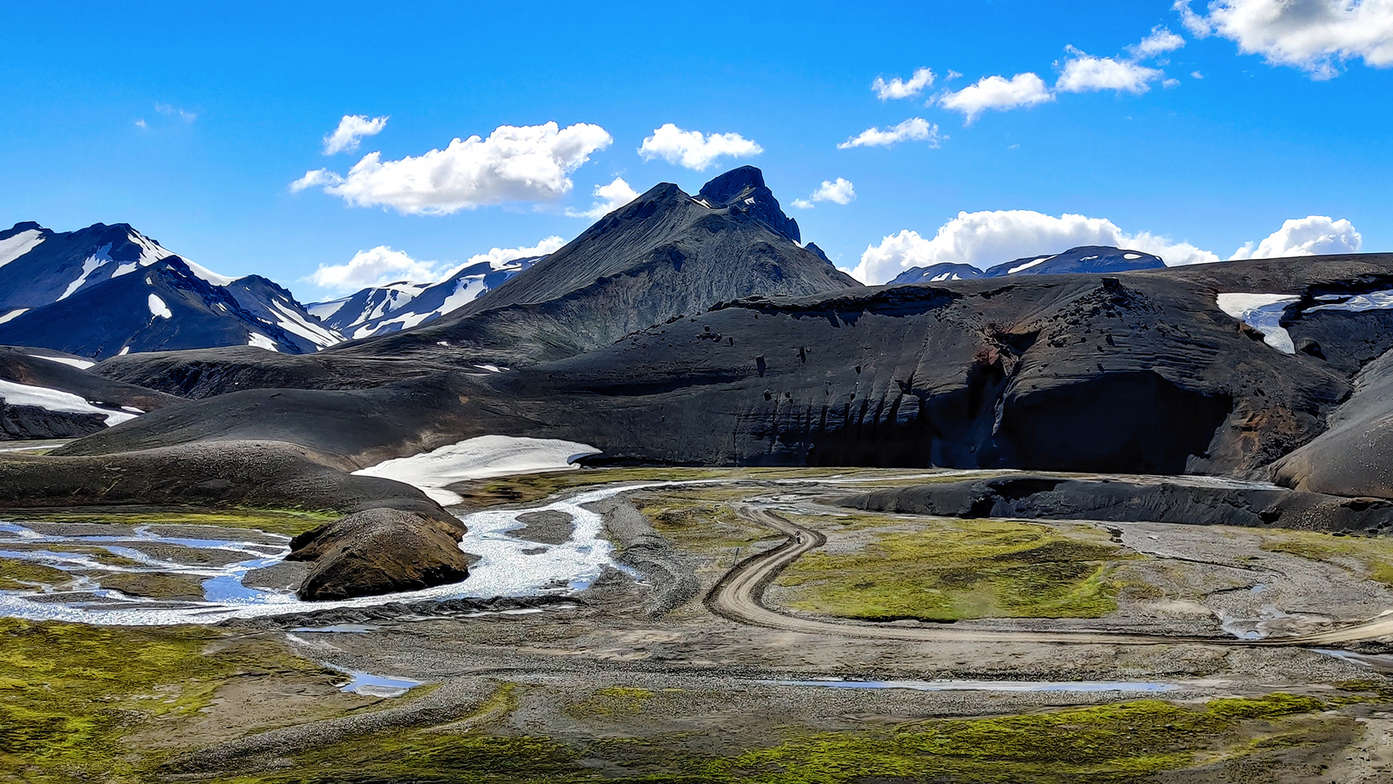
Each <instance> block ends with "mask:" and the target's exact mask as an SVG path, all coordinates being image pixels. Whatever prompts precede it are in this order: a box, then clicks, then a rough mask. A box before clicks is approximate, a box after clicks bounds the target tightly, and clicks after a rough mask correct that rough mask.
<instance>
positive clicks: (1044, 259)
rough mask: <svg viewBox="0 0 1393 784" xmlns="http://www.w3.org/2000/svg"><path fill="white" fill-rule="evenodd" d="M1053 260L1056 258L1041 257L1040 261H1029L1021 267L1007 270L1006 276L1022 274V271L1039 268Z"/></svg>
mask: <svg viewBox="0 0 1393 784" xmlns="http://www.w3.org/2000/svg"><path fill="white" fill-rule="evenodd" d="M1052 258H1054V256H1041V257H1040V258H1038V259H1036V260H1034V261H1027V262H1026V263H1024V264H1021V265H1019V266H1015V267H1012V268H1011V269H1008V270H1006V274H1007V275H1014V274H1016V273H1017V272H1020V271H1021V270H1028V269H1030V268H1031V267H1037V266H1039V265H1041V264H1044V263H1045V262H1047V261H1049V260H1050V259H1052Z"/></svg>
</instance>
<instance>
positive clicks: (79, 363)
mask: <svg viewBox="0 0 1393 784" xmlns="http://www.w3.org/2000/svg"><path fill="white" fill-rule="evenodd" d="M29 356H31V357H33V358H35V359H46V360H48V361H49V362H61V363H63V364H64V365H72V366H73V367H75V368H78V369H81V370H86V369H87V368H89V367H92V366H93V365H95V364H97V363H96V362H93V361H92V360H90V359H78V358H77V357H46V356H44V355H43V354H30V355H29ZM136 413H137V414H143V413H145V412H143V411H137V412H136Z"/></svg>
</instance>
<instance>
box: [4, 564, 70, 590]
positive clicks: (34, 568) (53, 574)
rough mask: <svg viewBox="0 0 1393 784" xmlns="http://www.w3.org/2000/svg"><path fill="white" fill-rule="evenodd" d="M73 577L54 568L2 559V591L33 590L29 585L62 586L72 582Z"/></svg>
mask: <svg viewBox="0 0 1393 784" xmlns="http://www.w3.org/2000/svg"><path fill="white" fill-rule="evenodd" d="M72 579H73V577H72V575H70V574H68V573H67V572H64V571H63V570H61V569H54V568H53V567H52V566H44V565H43V564H38V563H34V562H33V561H20V560H18V559H10V558H0V591H23V590H29V589H30V588H32V586H31V585H28V583H40V584H43V585H61V584H63V583H66V582H68V581H69V580H72Z"/></svg>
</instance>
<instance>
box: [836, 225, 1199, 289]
mask: <svg viewBox="0 0 1393 784" xmlns="http://www.w3.org/2000/svg"><path fill="white" fill-rule="evenodd" d="M1079 245H1113V246H1116V247H1120V248H1129V249H1133V250H1140V251H1144V252H1146V253H1153V254H1155V255H1157V256H1160V257H1161V258H1163V259H1165V261H1166V263H1167V264H1170V265H1178V264H1193V263H1198V262H1211V261H1218V260H1219V257H1218V256H1217V255H1215V254H1213V253H1210V252H1209V251H1205V250H1201V249H1200V248H1197V247H1195V246H1194V245H1191V244H1189V243H1184V242H1174V241H1172V240H1169V239H1167V238H1165V237H1161V236H1158V235H1155V234H1151V233H1149V232H1139V233H1128V232H1126V231H1123V230H1122V229H1121V228H1120V227H1119V226H1118V225H1117V224H1115V223H1113V222H1112V221H1110V220H1107V219H1106V218H1090V217H1087V216H1084V215H1074V214H1067V213H1066V214H1064V215H1058V216H1054V215H1046V214H1044V213H1040V212H1034V211H1032V210H993V211H983V212H960V213H958V215H957V217H955V218H953V219H952V220H950V221H948V222H947V223H945V224H943V225H942V226H941V227H939V229H938V232H937V234H935V235H934V236H933V237H932V238H926V237H924V236H922V235H920V234H919V233H918V232H916V231H913V230H910V229H905V230H903V231H900V232H898V233H896V234H892V235H890V236H887V237H885V238H884V239H882V240H881V241H880V243H879V244H876V245H869V246H867V247H866V250H865V252H864V253H862V254H861V261H860V263H859V264H857V265H856V267H855V269H853V270H852V271H851V274H852V275H853V276H855V277H856V278H859V279H860V280H862V281H865V282H866V283H883V282H885V281H887V280H889V279H890V278H892V277H894V276H895V275H897V274H899V273H900V272H901V271H903V270H905V269H907V268H909V267H918V266H924V265H928V264H935V263H937V262H941V261H954V262H962V263H966V264H972V265H974V266H977V267H980V268H983V269H985V268H987V267H990V266H992V265H993V264H999V263H1001V262H1003V261H1010V260H1011V259H1017V258H1022V257H1025V256H1031V255H1040V254H1046V253H1058V252H1060V251H1063V250H1067V249H1068V248H1072V247H1077V246H1079Z"/></svg>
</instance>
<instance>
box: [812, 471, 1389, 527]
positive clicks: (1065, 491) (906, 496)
mask: <svg viewBox="0 0 1393 784" xmlns="http://www.w3.org/2000/svg"><path fill="white" fill-rule="evenodd" d="M837 503H839V504H840V505H843V506H848V507H852V508H856V509H866V510H871V511H877V512H894V513H905V514H921V515H941V516H945V517H967V518H986V517H1004V518H1017V519H1030V520H1101V521H1106V522H1119V523H1123V522H1157V523H1181V524H1186V525H1239V526H1248V527H1269V526H1270V527H1278V528H1298V529H1311V530H1320V531H1367V532H1376V533H1385V532H1388V531H1390V530H1393V501H1386V500H1378V499H1372V498H1343V497H1338V496H1332V495H1323V494H1320V493H1305V492H1299V491H1294V490H1289V489H1286V488H1279V487H1264V486H1262V485H1258V484H1251V483H1242V482H1230V481H1224V480H1219V479H1208V478H1201V477H1197V478H1185V477H1177V478H1176V479H1174V480H1163V479H1159V478H1156V479H1146V480H1140V479H1139V480H1137V481H1134V482H1129V481H1123V480H1118V479H1081V478H1076V477H1070V476H1061V475H1050V474H1009V475H1006V476H994V477H987V478H976V479H971V478H968V479H961V480H956V481H953V480H946V481H935V482H927V483H924V484H919V485H914V486H910V487H897V488H890V489H885V490H875V491H871V492H867V493H860V494H856V495H851V496H846V497H843V498H841V499H838V501H837Z"/></svg>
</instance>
